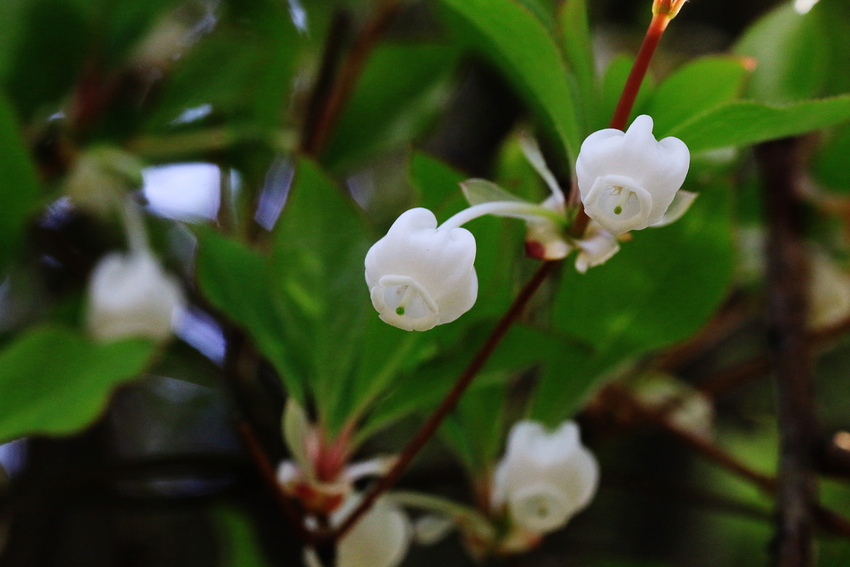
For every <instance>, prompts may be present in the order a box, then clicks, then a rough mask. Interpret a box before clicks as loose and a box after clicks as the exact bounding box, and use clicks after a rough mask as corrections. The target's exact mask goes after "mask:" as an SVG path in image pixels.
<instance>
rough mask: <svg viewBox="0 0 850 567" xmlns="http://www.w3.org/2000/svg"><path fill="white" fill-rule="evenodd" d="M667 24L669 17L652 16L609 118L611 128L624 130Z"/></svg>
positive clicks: (665, 15)
mask: <svg viewBox="0 0 850 567" xmlns="http://www.w3.org/2000/svg"><path fill="white" fill-rule="evenodd" d="M669 23H670V16H669V15H667V14H653V15H652V21H651V22H650V23H649V28H647V30H646V36H645V37H644V38H643V43H642V44H641V46H640V50H639V51H638V54H637V58H636V59H635V64H634V65H633V66H632V70H631V72H630V73H629V78H628V79H626V85H625V86H624V87H623V94H621V95H620V100H619V102H617V109H616V110H615V111H614V117H613V118H611V128H616V129H618V130H625V129H626V124H627V123H628V121H629V115H630V114H631V113H632V108H633V107H634V105H635V99H637V95H638V92H639V91H640V86H641V84H642V83H643V79H644V77H646V71H647V70H648V69H649V62H650V61H651V60H652V56H653V55H654V54H655V48H656V47H658V42H660V41H661V36H662V35H664V30H665V29H667V24H669Z"/></svg>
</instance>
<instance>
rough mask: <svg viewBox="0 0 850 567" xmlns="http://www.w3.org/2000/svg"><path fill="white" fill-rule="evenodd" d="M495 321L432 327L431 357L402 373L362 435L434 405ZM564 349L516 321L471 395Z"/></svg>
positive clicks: (556, 342) (478, 377)
mask: <svg viewBox="0 0 850 567" xmlns="http://www.w3.org/2000/svg"><path fill="white" fill-rule="evenodd" d="M494 324H495V323H494V322H493V321H488V322H487V324H486V325H481V326H478V327H476V328H473V329H471V330H470V329H462V330H461V331H460V332H458V331H457V329H452V328H450V327H449V326H443V327H437V328H436V329H433V330H431V331H429V332H428V334H427V335H426V337H427V339H428V340H429V341H430V342H431V350H432V352H433V353H434V354H433V356H432V358H431V359H430V360H427V361H425V362H424V363H423V364H417V365H416V367H415V368H414V369H413V370H410V371H408V372H404V373H401V374H400V375H399V376H398V378H397V380H396V381H395V383H394V385H393V388H391V389H390V390H389V391H388V393H387V395H386V396H385V397H384V398H383V399H381V400H380V402H379V403H378V405H377V406H376V407H375V409H374V411H373V412H372V413H371V414H370V415H369V416H368V419H367V420H366V423H364V425H363V427H362V429H361V435H362V436H363V437H366V436H368V435H369V434H371V433H373V432H374V431H376V430H378V429H381V428H383V427H386V426H388V425H389V424H391V423H393V422H394V421H397V420H399V419H401V418H403V417H405V416H407V415H410V414H411V413H415V412H417V411H422V412H425V411H428V410H430V409H432V408H433V407H435V406H436V405H437V404H438V403H439V402H440V400H442V399H443V397H444V396H445V395H446V394H447V393H448V391H449V389H450V388H451V386H452V384H453V383H454V382H455V380H457V378H458V377H459V376H460V374H461V373H462V372H463V370H464V368H465V367H466V366H467V365H468V364H469V362H470V360H471V359H472V357H473V355H474V354H475V352H477V350H478V349H479V348H480V347H481V345H482V344H483V342H484V340H485V339H486V336H487V334H489V332H490V330H491V329H492V326H493V325H494ZM561 347H562V344H561V342H560V341H559V340H558V339H557V338H555V337H553V336H552V335H551V334H550V333H549V332H547V331H545V330H541V329H537V328H534V327H529V326H525V325H514V326H513V327H511V329H510V330H509V331H508V334H507V336H505V338H504V339H503V340H502V342H501V344H500V345H499V347H498V348H497V349H496V351H495V353H494V354H493V356H491V357H490V359H489V360H488V361H487V364H486V365H485V366H484V368H483V369H482V371H481V372H480V373H479V375H478V376H476V377H475V380H474V381H473V382H472V384H471V385H470V388H469V391H468V393H472V392H476V391H477V390H478V389H480V388H488V387H494V386H495V385H498V384H503V383H504V382H505V380H506V379H507V377H508V376H510V375H511V373H514V372H518V371H521V370H524V369H526V368H529V367H531V366H534V365H535V364H538V363H540V362H542V361H544V360H549V359H551V358H552V356H553V354H554V352H555V351H557V350H559V349H560V348H561ZM423 351H424V349H423Z"/></svg>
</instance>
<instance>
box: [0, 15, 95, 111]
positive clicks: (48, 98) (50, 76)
mask: <svg viewBox="0 0 850 567" xmlns="http://www.w3.org/2000/svg"><path fill="white" fill-rule="evenodd" d="M28 4H29V5H28V6H26V8H25V9H24V12H25V13H24V14H23V17H22V18H21V21H20V22H19V23H18V25H20V28H19V32H18V33H19V35H18V37H17V41H16V42H15V43H16V49H14V52H13V53H14V54H13V56H12V61H11V62H10V63H8V65H9V71H8V75H7V77H5V78H6V81H5V83H6V84H5V86H6V88H7V92H8V94H9V97H10V99H11V101H12V102H13V103H14V104H15V107H16V108H17V110H18V112H19V113H20V115H21V117H22V118H23V119H29V118H30V117H31V116H32V115H33V113H34V112H36V111H37V110H45V111H46V112H49V113H53V112H56V111H57V110H58V109H59V108H60V105H61V103H62V99H63V97H65V96H66V95H67V94H68V93H69V92H70V91H71V90H72V87H73V84H74V80H75V79H76V78H77V76H78V74H79V71H80V69H81V67H82V63H83V59H84V57H85V54H86V47H87V45H88V39H89V38H90V37H91V27H90V26H89V22H87V21H86V19H85V17H84V14H83V13H82V10H80V9H79V7H78V6H76V5H75V3H74V2H71V1H69V0H36V1H34V2H30V3H28ZM6 26H7V23H6V22H5V21H4V23H3V27H6ZM11 27H16V25H15V24H14V23H12V24H11Z"/></svg>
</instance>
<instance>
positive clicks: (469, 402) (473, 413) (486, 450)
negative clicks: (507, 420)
mask: <svg viewBox="0 0 850 567" xmlns="http://www.w3.org/2000/svg"><path fill="white" fill-rule="evenodd" d="M507 399H508V383H507V381H506V380H505V381H502V382H497V383H495V384H488V385H486V386H484V387H481V388H478V389H476V390H473V391H471V392H467V393H466V394H465V395H464V397H463V398H461V400H460V403H459V404H458V407H457V409H455V411H454V412H453V413H452V414H451V415H450V416H449V417H448V418H447V419H446V421H445V422H444V423H443V425H442V426H441V428H440V436H441V437H442V439H443V441H445V442H446V443H447V444H448V445H449V446H450V447H451V448H452V449H454V451H455V453H456V454H457V455H458V457H459V458H460V460H461V462H462V463H463V464H464V466H465V467H466V468H467V470H468V471H469V472H470V473H472V475H473V478H475V477H476V476H480V475H482V474H486V473H487V472H488V471H490V470H491V467H493V466H494V465H495V461H496V458H497V457H498V455H499V452H500V449H501V447H502V439H503V434H504V432H503V428H504V412H505V404H506V400H507Z"/></svg>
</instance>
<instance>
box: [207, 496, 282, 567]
mask: <svg viewBox="0 0 850 567" xmlns="http://www.w3.org/2000/svg"><path fill="white" fill-rule="evenodd" d="M215 519H216V526H217V529H218V536H219V540H220V541H221V544H220V545H221V548H222V553H221V554H220V557H222V562H221V563H220V565H222V566H223V567H268V566H269V565H270V563H269V561H268V560H267V559H266V558H265V557H264V556H263V553H262V546H261V545H260V542H259V540H258V538H257V535H256V533H255V528H254V526H253V524H251V522H250V521H248V519H247V518H246V517H245V516H244V515H243V514H241V513H240V512H238V511H237V510H235V509H232V508H228V507H223V506H222V507H219V508H217V509H216V510H215Z"/></svg>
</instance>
